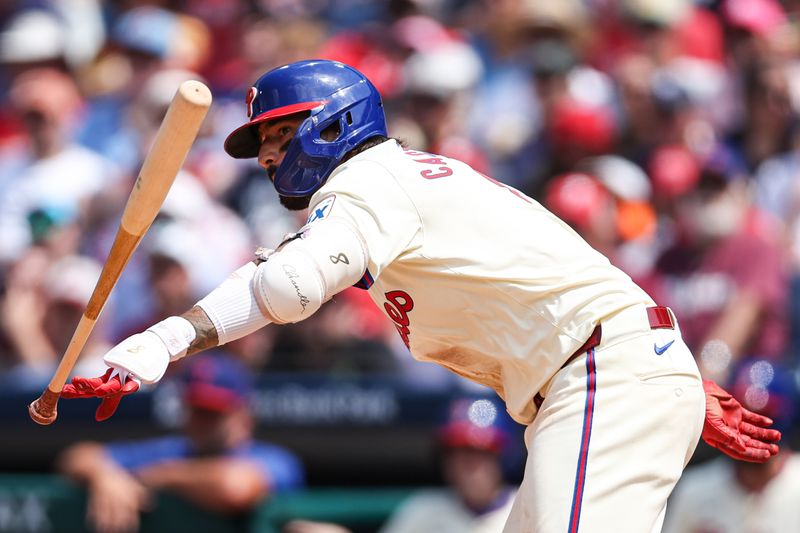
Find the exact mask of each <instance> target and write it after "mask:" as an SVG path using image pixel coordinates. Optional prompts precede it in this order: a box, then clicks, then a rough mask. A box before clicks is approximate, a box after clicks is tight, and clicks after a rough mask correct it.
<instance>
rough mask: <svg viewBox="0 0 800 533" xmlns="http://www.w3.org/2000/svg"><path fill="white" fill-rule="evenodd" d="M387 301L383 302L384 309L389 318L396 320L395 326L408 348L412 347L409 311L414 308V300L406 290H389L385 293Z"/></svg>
mask: <svg viewBox="0 0 800 533" xmlns="http://www.w3.org/2000/svg"><path fill="white" fill-rule="evenodd" d="M384 296H385V297H386V300H388V301H387V302H385V303H384V304H383V309H384V310H385V311H386V314H387V315H389V318H391V319H392V322H394V327H395V328H397V332H398V333H399V334H400V338H401V339H403V342H404V343H405V345H406V348H409V349H410V348H411V346H410V345H409V342H408V336H409V335H410V334H411V331H410V330H409V329H408V326H410V325H411V320H410V319H409V318H408V313H410V312H411V310H412V309H414V300H412V299H411V296H409V295H408V293H407V292H406V291H389V292H387V293H385V294H384Z"/></svg>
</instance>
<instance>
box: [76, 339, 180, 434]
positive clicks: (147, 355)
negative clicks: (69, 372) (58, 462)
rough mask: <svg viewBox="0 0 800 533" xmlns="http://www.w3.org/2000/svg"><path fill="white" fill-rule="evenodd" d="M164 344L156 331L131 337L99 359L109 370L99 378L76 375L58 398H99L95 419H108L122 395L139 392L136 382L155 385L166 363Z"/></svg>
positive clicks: (165, 367)
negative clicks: (100, 400)
mask: <svg viewBox="0 0 800 533" xmlns="http://www.w3.org/2000/svg"><path fill="white" fill-rule="evenodd" d="M166 342H167V341H165V340H163V339H162V338H161V336H160V335H159V334H158V333H157V332H156V331H151V330H147V331H145V332H143V333H137V334H136V335H132V336H130V337H128V338H127V339H125V340H124V341H122V342H121V343H119V344H117V345H116V346H114V347H113V348H111V350H109V351H108V353H106V354H105V356H103V360H104V361H105V363H106V365H108V366H109V367H110V368H109V369H108V371H107V372H106V373H105V374H103V375H102V376H99V377H94V378H87V377H81V376H76V377H74V378H72V383H70V384H68V385H65V386H64V388H63V389H62V391H61V397H62V398H67V399H71V398H101V399H102V400H103V401H102V402H101V403H100V407H98V408H97V412H96V413H95V419H96V420H97V421H98V422H99V421H103V420H106V419H107V418H109V417H111V415H113V414H114V412H115V411H116V410H117V406H119V402H120V400H122V397H123V396H125V395H126V394H132V393H134V392H136V391H137V390H139V381H142V382H144V383H155V382H156V381H158V380H159V379H161V377H162V376H163V375H164V372H165V371H166V370H167V366H168V365H169V362H170V353H169V350H168V349H167V344H166Z"/></svg>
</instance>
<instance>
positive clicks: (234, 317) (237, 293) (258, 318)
mask: <svg viewBox="0 0 800 533" xmlns="http://www.w3.org/2000/svg"><path fill="white" fill-rule="evenodd" d="M257 269H258V267H257V266H256V265H255V263H247V264H246V265H244V266H243V267H240V268H239V269H238V270H236V271H235V272H234V273H233V274H231V275H230V276H228V279H226V280H225V281H223V282H222V284H221V285H220V286H219V287H217V288H216V289H214V290H213V291H211V292H210V293H209V294H208V295H207V296H206V297H205V298H203V299H202V300H200V301H199V302H197V305H198V307H200V308H201V309H202V310H203V311H205V313H206V315H208V318H209V319H210V320H211V323H212V324H214V328H215V329H216V330H217V338H218V339H219V345H220V346H222V345H223V344H225V343H228V342H230V341H233V340H236V339H239V338H241V337H244V336H245V335H249V334H250V333H252V332H254V331H255V330H257V329H260V328H262V327H264V326H266V325H267V324H269V323H271V320H269V319H268V318H267V317H265V316H264V315H263V314H262V313H261V310H260V309H259V307H258V304H257V303H256V298H255V295H254V293H253V276H255V274H256V270H257Z"/></svg>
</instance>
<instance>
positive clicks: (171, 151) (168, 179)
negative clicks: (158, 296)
mask: <svg viewBox="0 0 800 533" xmlns="http://www.w3.org/2000/svg"><path fill="white" fill-rule="evenodd" d="M210 106H211V91H209V89H208V87H206V86H205V85H203V84H202V83H200V82H199V81H194V80H190V81H185V82H183V83H182V84H181V85H180V87H179V88H178V90H177V92H176V93H175V97H174V98H173V99H172V103H170V106H169V109H168V110H167V114H166V116H165V117H164V120H163V122H162V123H161V127H160V128H159V130H158V133H157V134H156V138H155V141H154V143H153V146H152V147H151V148H150V151H149V152H148V154H147V157H145V160H144V162H143V163H142V169H141V171H140V172H139V176H138V177H137V178H136V182H135V184H134V186H133V190H132V191H131V195H130V196H129V197H128V203H127V204H126V205H125V211H124V212H123V213H122V220H121V221H120V225H119V228H118V229H117V235H116V237H115V238H114V244H112V246H111V251H110V252H109V253H108V258H107V259H106V263H105V265H103V270H102V272H101V273H100V278H99V279H98V280H97V284H96V285H95V287H94V292H92V296H91V298H90V299H89V303H88V304H87V305H86V310H85V311H84V313H83V316H82V317H81V320H80V322H79V323H78V326H77V328H76V329H75V333H73V335H72V339H71V340H70V341H69V345H68V346H67V350H66V351H65V352H64V356H63V357H62V358H61V362H60V363H59V365H58V368H57V369H56V371H55V374H54V375H53V379H51V380H50V384H49V385H47V388H46V389H45V390H44V392H43V393H42V395H41V396H39V398H38V399H36V400H35V401H33V402H32V403H31V404H30V405H29V406H28V413H29V414H30V415H31V418H32V419H33V420H34V422H36V423H38V424H42V425H48V424H52V423H53V421H55V419H56V416H57V411H56V404H57V403H58V398H59V396H60V394H61V389H62V388H63V387H64V383H65V382H66V381H67V377H68V376H69V374H70V372H71V371H72V368H73V367H74V366H75V362H76V361H77V360H78V356H79V355H80V353H81V350H83V347H84V345H85V344H86V340H87V339H88V338H89V334H90V333H91V332H92V329H93V328H94V325H95V323H96V322H97V317H98V316H99V315H100V312H101V311H102V310H103V307H104V306H105V304H106V300H108V296H109V294H110V293H111V289H113V288H114V285H116V283H117V280H118V279H119V276H120V274H121V273H122V270H123V269H124V268H125V265H126V264H127V263H128V260H129V259H130V258H131V256H132V255H133V252H134V250H136V247H137V246H138V245H139V242H140V241H141V240H142V237H143V236H144V234H145V233H146V232H147V230H148V228H150V225H151V224H152V223H153V220H155V218H156V215H157V214H158V211H159V209H160V208H161V204H162V203H164V198H166V196H167V192H169V189H170V187H171V186H172V183H173V182H174V181H175V176H177V174H178V170H180V168H181V165H183V161H184V159H186V155H187V154H188V153H189V149H190V148H191V146H192V144H193V143H194V139H195V137H196V136H197V132H198V131H199V130H200V124H201V123H202V122H203V119H204V118H205V116H206V113H207V112H208V108H209V107H210Z"/></svg>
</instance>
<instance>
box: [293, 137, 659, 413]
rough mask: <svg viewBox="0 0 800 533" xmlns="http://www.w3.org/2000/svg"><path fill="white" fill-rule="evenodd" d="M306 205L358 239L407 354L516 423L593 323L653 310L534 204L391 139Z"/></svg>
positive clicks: (376, 293) (368, 277) (378, 298)
mask: <svg viewBox="0 0 800 533" xmlns="http://www.w3.org/2000/svg"><path fill="white" fill-rule="evenodd" d="M310 205H311V206H312V207H311V209H310V211H309V213H310V214H309V219H308V222H309V223H310V224H314V222H315V221H317V220H321V219H324V218H328V217H341V218H344V219H346V220H348V221H349V222H351V223H352V224H353V225H355V227H356V228H358V230H359V231H360V233H361V236H362V238H363V240H364V242H365V243H366V247H367V253H368V256H369V260H368V268H367V271H366V272H365V273H364V278H363V279H362V280H361V282H360V283H359V286H362V287H363V288H367V289H369V293H370V295H371V297H372V299H373V300H374V301H375V303H376V304H377V305H378V306H379V307H380V308H381V309H383V310H384V312H385V313H386V315H387V316H388V317H389V319H390V320H392V321H393V322H394V324H395V326H396V328H397V330H398V332H399V334H400V336H401V337H402V338H403V341H404V342H405V343H406V345H407V346H408V347H409V349H410V351H411V353H412V355H413V356H414V357H415V358H416V359H419V360H423V361H433V362H436V363H438V364H440V365H442V366H444V367H446V368H448V369H450V370H452V371H453V372H455V373H457V374H459V375H461V376H464V377H466V378H468V379H471V380H473V381H475V382H477V383H480V384H483V385H487V386H489V387H491V388H493V389H494V390H496V391H497V393H498V394H499V395H500V396H501V397H502V398H503V399H504V400H505V401H506V404H507V408H508V411H509V413H510V414H511V415H512V416H513V417H514V418H515V419H516V420H517V421H518V422H521V423H529V422H530V421H531V419H532V418H533V417H534V416H535V407H534V405H533V403H532V401H531V400H532V397H533V396H534V395H535V394H536V393H537V392H538V391H539V389H540V388H541V387H542V386H543V385H544V384H545V383H546V382H547V380H548V379H549V378H550V377H551V376H552V375H553V374H554V373H555V372H556V371H557V370H558V369H559V368H560V367H561V365H562V364H563V363H564V362H565V361H566V359H567V358H568V357H569V356H570V355H571V354H572V353H573V352H574V351H575V350H576V349H577V348H578V347H580V346H581V345H582V344H583V343H584V342H585V341H586V339H587V338H588V337H589V335H590V334H591V333H592V330H593V329H594V327H595V325H596V324H597V323H598V322H599V321H600V320H602V319H603V318H604V317H606V316H609V315H612V314H614V313H616V312H618V311H620V310H622V309H624V308H626V307H628V306H631V305H635V304H641V303H644V304H647V305H652V304H653V302H652V300H651V298H650V297H649V296H648V295H647V294H646V293H645V292H644V291H642V290H641V289H640V288H639V287H638V286H637V285H636V284H634V283H633V281H632V280H631V279H630V278H629V277H628V276H627V275H626V274H624V273H623V272H622V271H620V270H619V269H617V268H616V267H614V266H612V265H611V264H610V263H609V261H608V260H607V259H606V258H605V257H604V256H603V255H601V254H600V253H598V252H597V251H595V250H594V249H593V248H591V247H590V246H589V245H588V244H586V242H585V241H583V239H582V238H581V237H580V236H579V235H578V234H577V233H575V232H574V231H573V230H572V229H571V228H570V227H569V226H568V225H567V224H566V223H564V222H562V221H561V220H559V219H558V218H557V217H555V216H554V215H553V214H551V213H550V212H549V211H547V210H546V209H545V208H544V207H542V206H541V205H540V204H539V203H537V202H536V201H534V200H533V199H531V198H529V197H527V196H525V195H523V194H522V193H520V192H519V191H517V190H515V189H512V188H510V187H507V186H505V185H503V184H501V183H499V182H497V181H495V180H493V179H491V178H489V177H487V176H484V175H482V174H480V173H478V172H476V171H475V170H473V169H472V168H470V167H469V166H468V165H466V164H464V163H462V162H460V161H457V160H455V159H449V158H445V157H442V156H438V155H433V154H428V153H424V152H419V151H414V150H404V149H403V148H402V147H401V146H400V145H399V144H398V143H397V142H396V141H394V140H390V141H387V142H384V143H382V144H380V145H378V146H376V147H373V148H370V149H368V150H366V151H364V152H362V153H361V154H359V155H357V156H355V157H354V158H352V159H350V160H349V161H347V162H346V163H344V164H342V165H340V166H339V167H338V168H337V169H336V170H335V171H334V172H333V174H332V175H331V176H330V178H329V179H328V181H327V182H326V184H325V185H324V186H323V187H322V188H320V189H319V190H318V191H317V192H316V193H315V194H314V197H313V198H312V199H311V204H310Z"/></svg>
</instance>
